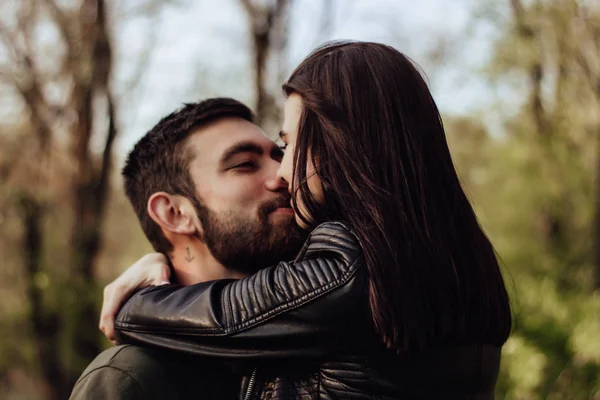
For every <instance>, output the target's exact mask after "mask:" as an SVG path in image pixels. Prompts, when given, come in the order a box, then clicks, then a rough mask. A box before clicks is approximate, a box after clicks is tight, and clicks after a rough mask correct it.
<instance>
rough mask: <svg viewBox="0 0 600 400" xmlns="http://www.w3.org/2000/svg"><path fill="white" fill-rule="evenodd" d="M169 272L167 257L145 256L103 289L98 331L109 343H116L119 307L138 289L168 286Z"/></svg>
mask: <svg viewBox="0 0 600 400" xmlns="http://www.w3.org/2000/svg"><path fill="white" fill-rule="evenodd" d="M170 277H171V270H170V268H169V266H168V265H167V257H165V255H164V254H162V253H150V254H146V255H145V256H143V257H142V258H140V259H139V260H138V261H136V262H135V263H134V264H133V265H132V266H130V267H129V268H128V269H127V270H126V271H125V272H123V273H122V274H121V276H119V277H118V278H117V279H116V280H115V281H114V282H112V283H110V284H108V285H107V286H106V287H105V288H104V298H103V301H102V310H101V312H100V323H99V328H100V331H102V333H103V334H104V335H105V336H106V337H107V338H108V340H110V341H111V342H113V343H115V344H116V342H117V335H116V332H115V328H114V325H115V318H116V316H117V313H118V312H119V309H120V308H121V306H122V305H123V304H124V303H125V301H126V300H127V299H128V298H129V296H130V295H131V293H132V292H133V291H134V290H136V289H138V288H145V287H148V286H155V285H166V284H169V283H170V282H169V279H170Z"/></svg>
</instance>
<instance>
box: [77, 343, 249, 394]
mask: <svg viewBox="0 0 600 400" xmlns="http://www.w3.org/2000/svg"><path fill="white" fill-rule="evenodd" d="M239 384H240V380H239V379H236V377H235V376H234V375H233V374H231V372H230V371H229V369H227V368H225V366H224V365H223V364H221V362H220V361H216V360H209V359H206V358H202V357H194V358H190V357H185V356H182V355H178V354H174V353H172V352H170V353H167V352H163V351H159V350H154V349H147V348H142V347H138V346H131V345H124V346H116V347H113V348H110V349H108V350H106V351H104V352H103V353H101V354H100V355H99V356H98V357H96V359H95V360H94V361H93V362H92V363H91V364H90V365H89V366H88V367H87V368H86V369H85V371H83V374H81V377H80V378H79V379H78V380H77V383H76V384H75V387H74V388H73V392H72V393H71V397H70V399H71V400H83V399H85V400H90V399H123V400H129V399H131V400H137V399H151V400H152V399H157V400H158V399H234V398H236V397H237V396H238V391H239Z"/></svg>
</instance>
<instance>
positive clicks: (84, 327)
mask: <svg viewBox="0 0 600 400" xmlns="http://www.w3.org/2000/svg"><path fill="white" fill-rule="evenodd" d="M21 7H22V8H21V12H20V13H19V14H18V19H19V21H18V24H17V27H16V31H11V29H10V28H8V27H7V26H4V25H1V26H0V34H2V39H3V42H4V44H5V46H6V47H8V48H9V49H10V50H11V53H12V54H11V55H12V61H13V64H14V65H13V67H14V69H15V71H18V74H20V76H21V77H22V78H21V79H19V78H18V76H19V75H18V74H17V72H15V74H14V75H13V76H12V80H11V82H10V83H12V84H13V86H14V87H15V89H16V90H17V92H18V93H19V94H20V95H21V97H22V99H23V102H24V104H25V106H26V107H27V111H28V113H29V115H30V125H31V128H32V133H34V135H35V136H36V137H37V139H38V144H39V149H37V152H38V155H37V156H36V158H38V159H39V164H37V165H35V166H34V167H33V168H34V169H36V170H37V172H35V174H36V175H37V176H38V177H41V178H42V177H43V176H44V175H45V174H46V171H44V168H46V166H47V164H49V163H50V161H49V160H50V159H52V157H55V152H56V150H57V148H60V146H54V148H53V143H52V133H53V132H57V133H58V129H57V125H58V121H57V120H59V119H60V118H61V117H62V116H67V118H65V119H63V120H61V121H60V122H61V125H60V131H62V132H66V133H67V134H68V139H69V143H70V146H69V147H68V150H67V153H66V155H67V157H68V158H69V159H70V165H71V166H72V168H71V176H70V179H69V178H67V181H68V183H67V187H70V190H69V192H70V193H69V194H70V196H68V199H69V202H70V203H71V206H72V207H71V210H72V218H71V219H70V221H71V227H70V234H69V237H70V245H71V246H72V247H71V248H70V249H69V258H68V259H69V261H68V265H66V266H64V267H63V268H67V270H68V273H66V274H65V276H67V277H68V278H67V281H66V282H57V283H55V285H53V286H52V288H51V289H52V290H53V291H54V292H53V293H54V296H55V297H56V296H57V297H56V298H58V299H59V304H58V305H57V306H56V308H55V309H52V307H49V306H45V304H44V298H45V296H48V295H49V294H48V293H47V292H45V290H47V289H48V288H46V287H44V285H40V284H39V282H40V277H41V276H42V275H43V274H44V273H45V272H47V271H44V268H43V266H42V262H41V252H42V247H43V243H44V242H45V241H46V240H47V237H46V236H45V235H48V234H50V235H51V234H53V232H52V231H50V232H48V231H44V229H42V227H43V224H44V220H45V210H46V209H47V207H48V206H49V205H47V204H45V203H46V202H49V201H52V200H51V198H48V195H49V194H50V193H51V192H52V189H51V188H50V187H49V181H47V180H46V181H44V179H43V178H42V179H39V181H40V182H38V185H36V186H35V187H27V188H26V189H25V191H24V194H22V195H21V196H20V200H19V204H20V210H21V217H22V221H23V226H24V240H23V248H22V254H23V259H24V261H25V264H26V266H27V268H26V271H27V277H26V280H27V285H28V286H27V296H28V300H29V302H30V307H31V308H30V310H31V311H30V321H31V326H32V336H33V341H34V343H35V348H36V352H37V358H38V363H37V365H38V366H39V369H40V375H41V377H42V379H43V388H44V392H45V396H46V397H47V398H48V399H52V400H54V399H57V400H58V399H65V398H68V396H69V393H70V388H71V387H72V385H73V384H74V382H75V380H76V379H77V377H78V376H79V375H80V374H81V371H82V370H83V368H84V367H85V365H87V364H88V363H89V362H90V361H91V360H92V359H93V358H94V357H95V356H96V355H97V354H98V353H99V352H100V351H101V345H100V334H99V331H98V329H97V315H98V309H97V299H98V297H99V296H98V294H99V290H98V288H97V284H96V283H95V280H94V276H93V266H94V262H95V260H96V257H97V255H98V252H99V250H100V248H101V244H102V235H101V233H102V220H103V217H104V211H105V205H106V201H107V195H108V188H109V185H108V183H109V176H110V172H111V167H112V152H113V143H114V139H115V137H116V135H117V129H116V125H115V120H116V118H115V107H114V104H113V95H112V93H111V90H110V87H109V82H110V75H111V69H112V50H111V43H110V40H109V36H108V26H107V19H106V14H107V10H106V5H105V1H104V0H82V2H81V3H80V5H79V6H71V8H70V9H67V8H62V7H61V6H59V5H58V4H57V3H56V2H55V1H54V0H29V1H23V2H22V3H21ZM42 9H45V10H47V11H48V12H49V16H50V22H51V23H53V24H54V25H55V26H56V28H57V30H58V32H59V33H60V36H61V37H60V39H61V42H62V44H63V45H64V49H65V55H64V57H62V58H58V57H57V60H52V61H53V62H55V63H56V65H54V66H53V67H54V70H55V71H58V72H55V73H53V74H52V73H48V72H47V71H45V73H41V70H44V65H43V63H44V62H49V61H48V60H41V61H40V60H39V59H37V60H36V57H37V54H36V51H35V49H36V47H37V43H36V40H38V39H39V37H37V36H36V35H35V34H34V29H35V26H36V24H37V23H39V19H38V18H39V16H40V11H41V10H42ZM46 22H47V21H46ZM18 37H22V38H24V39H25V40H24V41H23V42H21V41H18V40H16V39H17V38H18ZM20 43H21V44H20ZM56 54H61V53H56ZM56 66H58V68H56ZM46 67H47V65H46ZM49 84H54V85H58V86H59V87H60V86H61V85H62V87H63V88H65V92H66V93H67V96H66V97H67V101H66V103H64V104H61V105H55V104H53V103H52V102H51V101H50V100H49V99H48V98H46V96H45V92H44V87H45V86H47V85H49ZM99 104H100V106H99ZM102 105H105V107H104V108H105V112H98V111H97V110H98V109H101V108H99V107H102ZM102 121H105V122H106V125H107V131H106V132H105V133H104V135H105V139H104V146H103V151H102V155H101V157H98V156H97V155H96V154H95V153H94V151H93V150H92V148H91V138H92V135H93V134H94V132H97V131H100V132H101V130H100V129H99V128H98V127H95V126H94V124H96V123H98V122H102ZM100 134H102V132H101V133H100ZM57 137H58V135H57ZM60 137H61V139H62V138H63V137H62V136H60ZM14 168H16V167H14ZM40 193H44V195H45V196H46V197H45V198H44V199H43V200H42V196H41V194H40ZM55 195H56V196H57V197H56V199H55V200H54V201H56V202H58V201H61V200H62V199H61V198H60V195H59V194H58V193H56V194H55ZM51 196H52V195H51V194H50V197H51ZM46 276H47V275H46ZM65 286H66V287H67V288H68V290H62V291H61V288H64V287H65ZM65 346H66V348H65Z"/></svg>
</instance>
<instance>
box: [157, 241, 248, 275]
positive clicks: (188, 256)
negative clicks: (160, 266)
mask: <svg viewBox="0 0 600 400" xmlns="http://www.w3.org/2000/svg"><path fill="white" fill-rule="evenodd" d="M169 257H170V259H171V263H172V264H173V269H174V270H175V277H176V279H177V282H178V283H179V284H181V285H193V284H195V283H200V282H206V281H212V280H215V279H240V278H243V277H245V276H246V275H245V274H243V273H240V272H237V271H233V270H230V269H227V268H225V267H224V266H223V265H222V264H221V263H220V262H218V261H217V260H216V259H215V258H214V257H213V255H212V254H211V253H210V251H209V250H208V248H207V247H206V246H205V245H204V244H198V243H191V244H187V245H181V246H175V248H174V249H173V251H172V252H171V254H170V255H169Z"/></svg>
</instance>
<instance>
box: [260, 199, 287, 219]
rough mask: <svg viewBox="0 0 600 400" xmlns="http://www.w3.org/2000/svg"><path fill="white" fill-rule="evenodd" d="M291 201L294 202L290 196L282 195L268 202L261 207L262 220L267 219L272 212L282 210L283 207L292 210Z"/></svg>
mask: <svg viewBox="0 0 600 400" xmlns="http://www.w3.org/2000/svg"><path fill="white" fill-rule="evenodd" d="M291 201H292V197H291V196H290V195H289V194H288V195H282V196H279V197H276V198H274V199H272V200H269V201H266V202H265V203H264V204H263V205H262V206H261V207H260V211H259V212H260V216H261V218H266V217H267V215H269V214H270V213H271V212H273V211H275V210H276V209H278V208H282V207H286V208H291Z"/></svg>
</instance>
